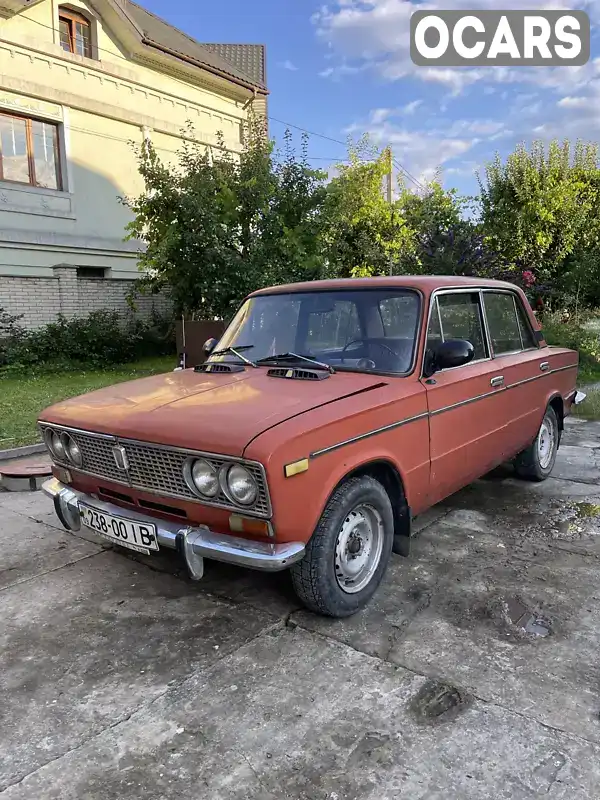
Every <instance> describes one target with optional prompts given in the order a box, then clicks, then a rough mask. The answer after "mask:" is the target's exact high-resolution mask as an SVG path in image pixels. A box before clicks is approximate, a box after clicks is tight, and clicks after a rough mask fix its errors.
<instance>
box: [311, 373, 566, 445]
mask: <svg viewBox="0 0 600 800" xmlns="http://www.w3.org/2000/svg"><path fill="white" fill-rule="evenodd" d="M568 369H577V365H575V364H573V365H569V366H567V367H557V368H556V369H553V370H551V371H550V372H544V373H542V374H541V375H534V376H533V377H532V378H525V379H524V380H522V381H517V382H516V383H510V384H508V386H504V387H498V388H496V389H495V390H494V391H493V392H484V394H479V395H477V396H476V397H469V399H468V400H461V401H460V402H459V403H453V404H452V405H449V406H444V407H443V408H438V409H436V410H435V411H425V412H423V413H422V414H417V415H416V416H414V417H407V418H406V419H402V420H399V421H398V422H392V423H391V424H390V425H384V426H383V427H382V428H374V429H373V430H371V431H367V432H366V433H361V434H360V435H359V436H353V437H352V438H351V439H344V440H343V441H341V442H337V443H336V444H332V445H330V446H329V447H324V448H323V449H322V450H316V451H315V452H314V453H310V455H309V458H318V457H319V456H324V455H326V454H327V453H332V452H334V451H335V450H339V449H340V448H341V447H346V445H349V444H354V443H355V442H360V441H362V440H363V439H369V438H370V437H371V436H378V435H379V434H380V433H385V432H386V431H390V430H393V429H394V428H401V427H403V426H404V425H409V424H410V423H411V422H416V421H417V420H420V419H425V418H430V417H437V416H438V415H439V414H445V413H446V411H453V410H454V409H455V408H461V407H462V406H468V405H470V404H471V403H476V402H477V401H478V400H485V398H486V397H495V396H496V395H498V394H499V393H500V392H507V391H508V390H509V389H514V388H515V387H517V386H522V385H523V384H525V383H531V381H537V380H539V379H540V378H547V377H548V375H552V374H553V373H555V372H564V371H565V370H568Z"/></svg>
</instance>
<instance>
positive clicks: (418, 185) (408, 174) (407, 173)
mask: <svg viewBox="0 0 600 800" xmlns="http://www.w3.org/2000/svg"><path fill="white" fill-rule="evenodd" d="M393 161H394V166H395V167H396V169H398V170H399V171H400V172H403V173H404V174H405V175H406V177H407V178H409V179H410V180H411V181H412V182H413V183H414V184H415V186H417V187H418V188H419V189H422V190H423V191H424V192H425V191H427V190H426V188H425V186H423V184H422V183H421V181H418V180H417V179H416V178H415V177H414V175H411V174H410V172H409V171H408V170H407V169H406V168H405V167H403V166H402V165H401V164H399V163H398V162H397V161H396V159H395V158H394V159H393Z"/></svg>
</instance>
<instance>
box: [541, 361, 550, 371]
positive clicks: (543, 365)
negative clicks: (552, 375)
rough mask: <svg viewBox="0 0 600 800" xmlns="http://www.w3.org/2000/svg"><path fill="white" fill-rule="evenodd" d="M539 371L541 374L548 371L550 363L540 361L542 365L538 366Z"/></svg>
mask: <svg viewBox="0 0 600 800" xmlns="http://www.w3.org/2000/svg"><path fill="white" fill-rule="evenodd" d="M540 369H541V370H542V372H548V370H549V369H550V362H549V361H542V363H541V364H540Z"/></svg>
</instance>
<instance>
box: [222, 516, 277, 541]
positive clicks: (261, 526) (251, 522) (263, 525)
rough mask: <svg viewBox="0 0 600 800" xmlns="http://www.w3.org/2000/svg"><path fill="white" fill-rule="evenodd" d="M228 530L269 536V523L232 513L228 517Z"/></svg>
mask: <svg viewBox="0 0 600 800" xmlns="http://www.w3.org/2000/svg"><path fill="white" fill-rule="evenodd" d="M229 530H230V531H231V532H232V533H254V534H257V535H259V536H269V524H268V523H267V522H263V520H261V519H249V518H248V517H238V516H237V515H236V514H232V515H231V516H230V517H229Z"/></svg>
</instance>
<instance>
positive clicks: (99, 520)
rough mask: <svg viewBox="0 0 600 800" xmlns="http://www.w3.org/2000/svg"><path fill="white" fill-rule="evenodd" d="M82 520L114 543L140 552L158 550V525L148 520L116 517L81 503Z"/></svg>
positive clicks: (88, 526)
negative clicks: (149, 522)
mask: <svg viewBox="0 0 600 800" xmlns="http://www.w3.org/2000/svg"><path fill="white" fill-rule="evenodd" d="M79 512H80V514H81V522H82V523H83V524H84V525H85V527H86V528H89V529H90V530H91V531H93V532H94V533H96V534H98V536H103V537H104V538H105V539H110V541H111V542H113V543H114V544H120V545H121V547H128V548H129V549H130V550H135V551H136V552H138V553H146V554H148V553H149V552H150V551H151V550H158V541H157V538H156V525H149V524H148V523H147V522H134V521H133V520H131V519H125V518H124V517H115V516H113V515H112V514H105V513H104V511H98V509H97V508H90V506H86V505H82V504H81V503H80V504H79Z"/></svg>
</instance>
